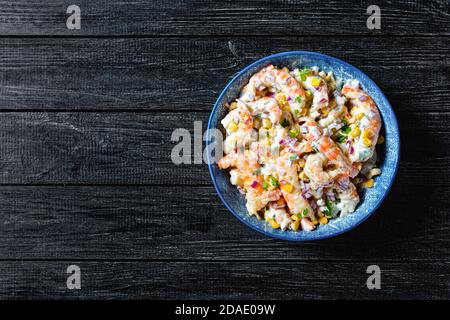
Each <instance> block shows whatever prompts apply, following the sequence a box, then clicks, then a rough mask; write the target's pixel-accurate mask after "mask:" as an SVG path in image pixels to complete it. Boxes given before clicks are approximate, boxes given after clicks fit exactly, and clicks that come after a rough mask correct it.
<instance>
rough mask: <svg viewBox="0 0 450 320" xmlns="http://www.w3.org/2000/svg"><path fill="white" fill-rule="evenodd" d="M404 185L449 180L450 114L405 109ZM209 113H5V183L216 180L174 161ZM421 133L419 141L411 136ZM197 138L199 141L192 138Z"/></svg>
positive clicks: (0, 170)
mask: <svg viewBox="0 0 450 320" xmlns="http://www.w3.org/2000/svg"><path fill="white" fill-rule="evenodd" d="M398 115H399V120H400V127H401V135H402V136H404V137H406V138H405V139H403V140H404V144H403V147H402V156H403V159H404V161H402V163H401V166H400V172H399V176H400V177H399V179H401V180H400V181H401V182H400V183H402V184H403V185H405V186H406V185H408V186H409V185H415V184H417V183H420V184H423V185H426V186H434V187H435V186H443V187H446V186H448V185H449V181H450V179H449V176H450V166H448V165H446V164H448V162H449V161H450V157H449V152H448V150H449V147H450V145H449V144H450V141H448V140H447V139H439V137H438V136H430V134H429V133H431V132H443V133H444V134H446V133H447V131H448V127H447V123H448V121H449V118H450V113H447V112H437V113H423V112H422V113H417V112H414V113H413V112H409V113H398ZM208 116H209V115H208V113H207V112H191V113H170V112H150V113H145V112H139V113H133V112H116V113H114V112H102V113H91V112H87V113H86V112H3V113H0V124H1V125H0V184H95V185H98V184H158V185H210V177H209V173H208V171H207V167H206V165H204V164H203V165H200V164H183V165H174V164H173V162H172V160H171V156H170V155H171V151H172V149H173V147H174V146H175V145H176V142H172V141H171V134H172V132H173V130H175V129H176V128H186V129H188V130H189V131H190V132H191V133H193V126H194V121H201V122H202V123H203V129H206V122H207V119H208ZM408 137H414V139H408ZM192 140H193V138H192Z"/></svg>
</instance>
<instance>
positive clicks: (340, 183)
mask: <svg viewBox="0 0 450 320" xmlns="http://www.w3.org/2000/svg"><path fill="white" fill-rule="evenodd" d="M338 186H339V188H340V189H341V190H342V191H347V190H348V181H346V180H339V181H338Z"/></svg>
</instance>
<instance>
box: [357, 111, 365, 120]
mask: <svg viewBox="0 0 450 320" xmlns="http://www.w3.org/2000/svg"><path fill="white" fill-rule="evenodd" d="M363 117H364V113H362V112H361V113H358V114H357V115H356V120H361V119H362V118H363Z"/></svg>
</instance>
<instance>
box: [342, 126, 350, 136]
mask: <svg viewBox="0 0 450 320" xmlns="http://www.w3.org/2000/svg"><path fill="white" fill-rule="evenodd" d="M341 131H342V133H345V134H349V133H350V131H352V128H350V127H349V126H347V125H344V126H343V127H342V128H341Z"/></svg>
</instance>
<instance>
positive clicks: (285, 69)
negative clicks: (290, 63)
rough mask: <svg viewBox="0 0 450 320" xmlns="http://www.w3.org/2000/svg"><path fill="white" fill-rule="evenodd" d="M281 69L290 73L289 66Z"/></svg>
mask: <svg viewBox="0 0 450 320" xmlns="http://www.w3.org/2000/svg"><path fill="white" fill-rule="evenodd" d="M281 70H283V71H284V72H287V73H289V69H288V68H287V67H284V68H283V69H281Z"/></svg>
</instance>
